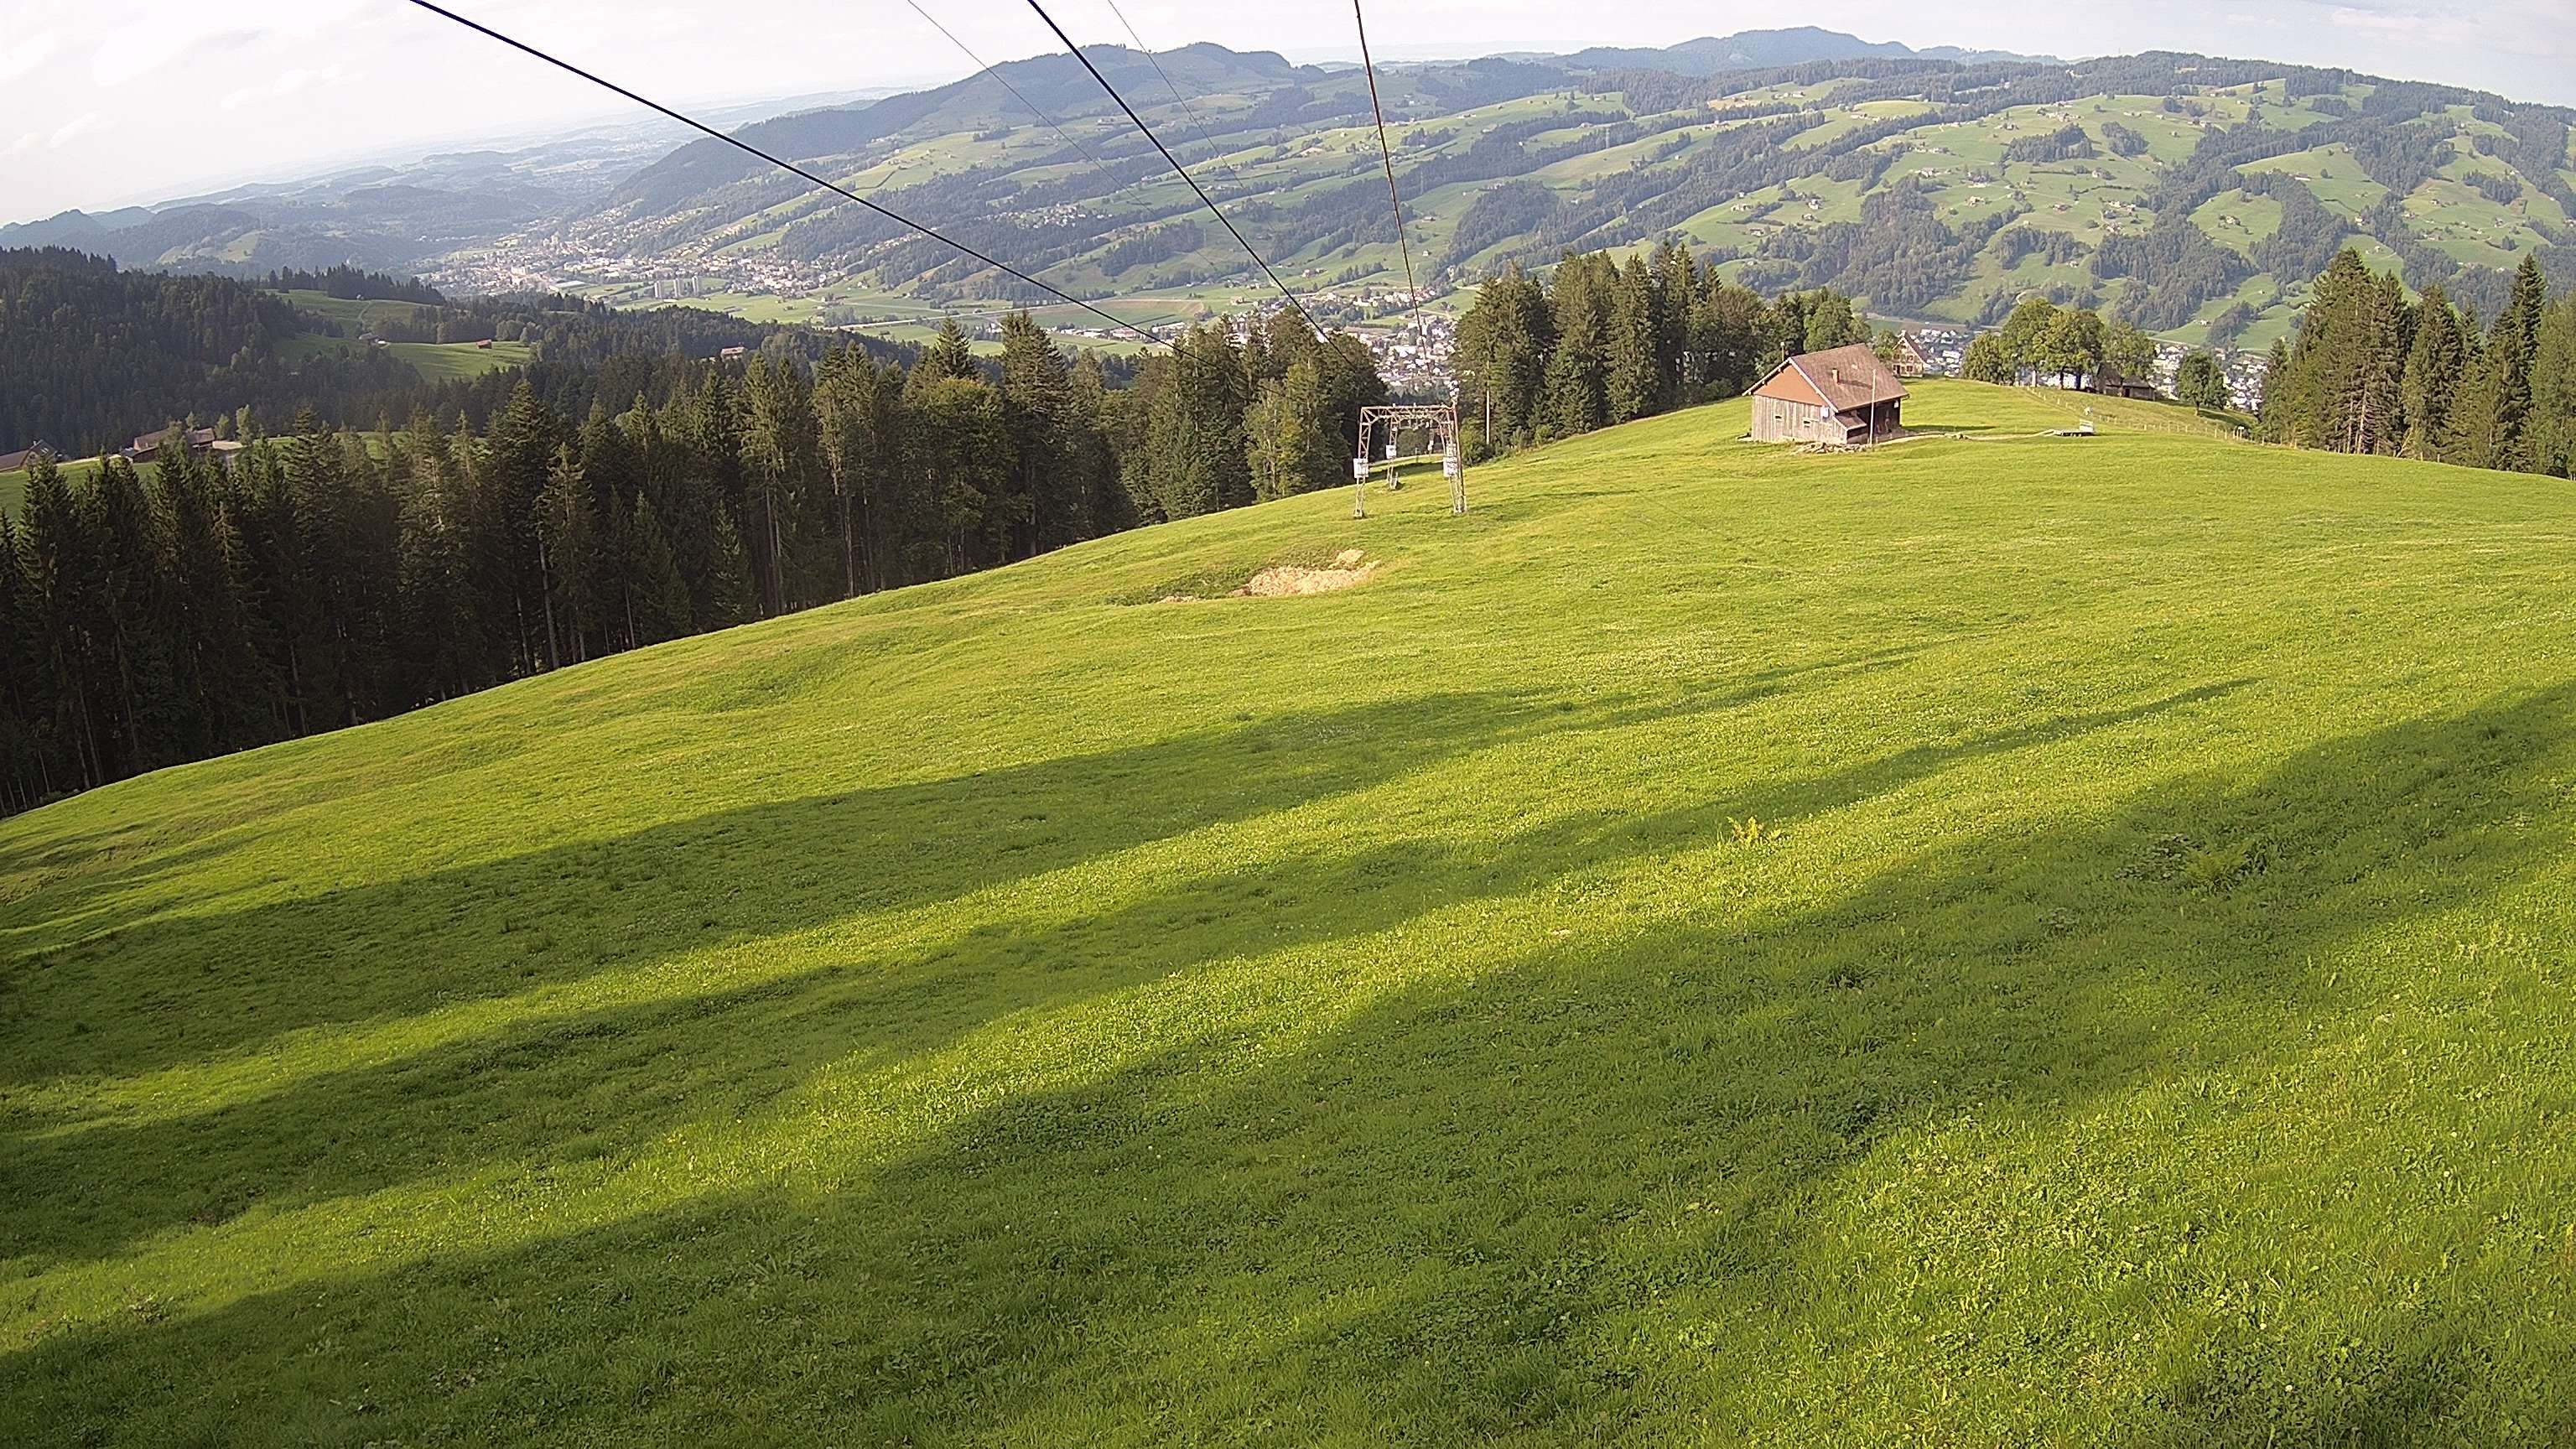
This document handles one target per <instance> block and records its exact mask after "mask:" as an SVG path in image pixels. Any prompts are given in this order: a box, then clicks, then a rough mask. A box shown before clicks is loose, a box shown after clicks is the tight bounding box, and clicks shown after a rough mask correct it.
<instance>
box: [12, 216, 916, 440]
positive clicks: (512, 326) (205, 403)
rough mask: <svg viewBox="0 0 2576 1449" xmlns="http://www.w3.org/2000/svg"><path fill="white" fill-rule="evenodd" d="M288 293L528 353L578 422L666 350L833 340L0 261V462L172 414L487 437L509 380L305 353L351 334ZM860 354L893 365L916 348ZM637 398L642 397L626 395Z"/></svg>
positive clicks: (63, 263) (63, 256) (650, 317)
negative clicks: (387, 425)
mask: <svg viewBox="0 0 2576 1449" xmlns="http://www.w3.org/2000/svg"><path fill="white" fill-rule="evenodd" d="M285 288H294V289H299V290H310V291H317V292H322V293H324V294H326V295H329V296H333V297H350V298H355V297H362V296H363V297H370V298H376V299H380V300H385V301H393V302H409V303H411V304H413V305H412V306H411V307H409V308H408V309H407V310H401V311H399V312H397V313H395V314H394V315H392V316H389V317H388V318H387V319H386V320H385V321H384V322H382V323H380V324H379V325H378V326H377V327H376V328H375V329H374V330H375V333H376V335H379V336H383V337H385V338H386V339H387V340H389V341H418V342H473V341H478V340H482V339H487V338H493V337H500V338H504V339H509V340H516V341H523V342H527V343H529V344H530V345H531V346H532V347H534V348H535V350H536V355H537V357H538V358H539V359H540V364H539V367H538V368H537V369H536V373H537V376H536V381H537V384H538V388H539V391H540V392H541V393H543V394H546V395H547V396H548V397H549V400H550V401H552V402H553V403H554V404H555V405H556V406H557V407H559V408H563V409H565V410H567V411H571V412H575V413H579V412H582V411H585V410H587V408H588V406H589V401H590V399H589V397H588V396H587V395H586V394H587V392H588V390H589V388H590V386H591V385H592V384H593V382H594V381H597V382H601V383H604V384H606V385H608V386H610V387H611V388H612V389H614V388H618V387H620V386H622V385H623V382H624V379H623V378H622V377H621V376H619V375H618V374H619V373H621V372H625V373H631V372H632V371H633V370H634V369H635V368H637V367H638V366H640V365H642V364H643V363H644V362H645V361H646V360H648V359H655V358H658V357H659V356H660V355H661V354H664V353H672V352H676V353H678V354H679V355H682V356H688V357H708V356H712V355H714V354H715V353H717V352H718V351H720V350H722V349H723V348H727V347H737V346H740V347H762V346H767V347H770V348H772V349H777V350H784V351H792V352H795V353H797V354H798V355H801V356H803V357H805V358H807V359H808V360H809V361H810V360H815V359H819V358H820V357H821V356H822V354H823V351H824V350H825V348H826V347H827V346H829V345H830V344H831V342H832V338H831V336H830V335H829V334H826V333H821V332H813V331H808V330H805V329H798V328H778V327H773V326H767V325H763V324H759V323H753V322H746V321H744V320H742V319H740V318H736V317H729V316H726V315H724V314H722V313H718V312H709V311H704V310H699V309H694V308H680V307H672V308H657V309H654V310H650V311H637V312H621V311H616V310H614V309H611V308H608V307H606V306H602V305H599V304H596V303H589V302H583V301H580V300H578V299H576V298H571V297H562V296H555V295H552V294H524V295H514V296H492V297H477V298H474V299H471V300H470V301H466V302H462V303H455V302H450V301H448V300H447V299H446V298H444V297H442V296H440V295H439V294H438V293H437V292H436V291H435V290H433V289H430V288H427V287H424V286H422V285H421V284H419V283H418V282H415V281H412V280H410V279H408V278H401V279H398V278H392V277H383V276H377V275H374V274H370V273H364V272H360V271H357V270H356V269H354V268H334V269H331V270H329V271H326V272H321V273H281V274H279V275H276V276H273V277H271V278H270V279H269V280H268V282H267V283H266V284H265V285H262V284H255V283H251V282H245V281H239V280H235V279H233V278H229V277H219V276H203V275H187V274H179V273H170V272H151V271H125V270H120V269H119V268H118V267H117V266H116V264H115V263H113V262H111V261H108V260H107V259H105V258H103V257H93V256H86V255H83V254H81V253H79V252H74V251H65V250H62V249H59V248H40V249H21V250H15V251H0V452H15V451H17V450H19V449H21V448H26V447H29V446H32V445H34V444H36V443H44V444H47V445H49V446H50V447H51V448H52V449H53V450H54V451H55V453H56V454H58V455H59V456H63V457H87V456H90V455H91V454H94V453H98V452H101V451H112V450H113V449H115V448H117V447H121V446H123V445H124V444H125V443H126V442H127V441H128V440H129V439H131V438H133V437H135V436H137V435H139V434H142V433H145V432H148V431H150V430H152V429H154V428H158V427H160V426H161V425H162V424H164V423H166V422H168V421H169V420H171V419H173V418H181V419H185V418H192V417H193V418H198V419H201V420H204V421H206V422H209V423H212V422H215V421H216V420H218V419H222V418H224V417H226V416H227V415H229V414H232V413H235V412H238V411H240V410H241V409H244V408H248V409H250V410H252V411H254V412H256V413H259V414H261V415H263V416H267V417H270V418H273V419H280V420H282V419H284V418H287V417H291V416H293V415H294V414H295V413H296V412H297V411H298V410H300V409H304V408H310V409H312V410H313V411H314V413H315V415H316V416H318V417H320V418H321V419H322V420H323V421H325V422H330V423H335V424H341V425H345V426H350V427H368V426H373V425H375V424H376V423H378V422H379V421H381V420H382V419H385V418H388V417H391V418H405V417H408V416H410V415H411V414H412V413H413V412H415V411H424V410H425V411H428V412H431V413H434V414H441V415H445V416H448V417H450V418H454V417H466V418H470V419H472V420H473V421H474V423H475V424H476V425H477V426H480V425H481V424H482V423H483V422H484V421H485V420H486V419H488V418H489V416H490V414H491V412H492V410H493V409H494V408H495V407H497V406H498V405H499V404H500V402H501V401H502V400H504V399H505V398H506V397H507V396H508V393H509V390H510V388H511V387H512V386H513V385H514V383H513V382H512V381H510V380H509V379H507V378H506V377H486V378H481V379H449V380H447V381H444V382H440V383H427V382H424V381H423V380H422V379H421V377H420V375H419V374H418V373H417V372H415V371H414V370H413V369H412V368H411V367H410V366H408V365H407V364H405V363H403V362H402V361H400V360H398V359H396V358H394V357H391V356H387V355H384V354H383V352H382V351H381V350H380V349H372V348H364V349H329V350H319V351H317V350H314V349H310V348H299V347H296V346H292V345H290V344H292V343H294V342H297V341H299V340H304V339H309V338H312V337H321V336H340V335H347V333H348V332H349V329H348V328H346V327H344V326H343V325H342V324H340V323H338V322H336V321H333V320H332V319H330V318H327V317H322V316H319V315H316V314H314V313H311V312H306V311H302V310H299V309H298V308H297V307H296V306H295V305H294V304H293V303H292V302H290V301H288V300H287V299H286V298H285V297H283V296H281V295H279V289H285ZM862 345H865V346H866V347H868V348H869V349H870V350H871V352H872V353H873V354H874V355H876V356H878V357H879V358H881V359H895V358H900V357H904V356H908V355H909V354H910V352H911V350H912V349H910V348H907V347H904V346H901V345H899V344H895V343H888V342H882V341H877V340H875V339H867V340H866V341H865V342H864V343H863V344H862ZM612 362H614V363H615V366H614V367H611V364H612ZM603 369H605V370H607V375H606V376H602V373H603ZM631 395H632V389H631V388H626V389H625V390H624V391H623V392H622V393H621V392H617V391H612V392H611V393H610V399H611V400H612V401H613V402H617V403H620V404H622V403H623V402H624V401H625V399H626V398H627V397H629V396H631Z"/></svg>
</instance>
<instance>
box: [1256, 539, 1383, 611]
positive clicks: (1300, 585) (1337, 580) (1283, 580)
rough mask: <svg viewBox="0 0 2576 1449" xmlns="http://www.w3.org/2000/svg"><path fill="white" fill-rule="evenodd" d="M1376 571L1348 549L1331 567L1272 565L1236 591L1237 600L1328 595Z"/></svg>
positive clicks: (1366, 577)
mask: <svg viewBox="0 0 2576 1449" xmlns="http://www.w3.org/2000/svg"><path fill="white" fill-rule="evenodd" d="M1376 572H1377V565H1376V564H1373V563H1363V562H1361V561H1360V551H1359V550H1358V549H1355V548H1347V549H1344V550H1342V552H1341V553H1340V554H1339V555H1337V556H1336V557H1335V558H1334V559H1333V565H1332V567H1330V568H1302V567H1299V566H1297V565H1295V564H1273V565H1271V566H1270V567H1269V568H1266V569H1263V570H1262V571H1261V572H1259V573H1257V574H1254V575H1253V576H1252V578H1251V579H1250V580H1249V581H1248V582H1246V583H1245V584H1244V586H1243V587H1242V588H1239V589H1237V590H1235V591H1234V596H1235V597H1236V598H1238V599H1282V598H1287V597H1289V596H1291V595H1295V594H1329V593H1331V592H1332V591H1333V590H1335V589H1347V588H1349V587H1351V586H1352V585H1353V584H1361V583H1366V582H1367V581H1368V577H1369V575H1371V574H1373V573H1376Z"/></svg>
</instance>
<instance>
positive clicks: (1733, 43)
mask: <svg viewBox="0 0 2576 1449" xmlns="http://www.w3.org/2000/svg"><path fill="white" fill-rule="evenodd" d="M1562 59H1563V60H1564V61H1565V62H1566V63H1567V64H1569V65H1574V66H1580V67H1584V68H1587V69H1592V70H1625V69H1636V70H1666V71H1671V72H1673V73H1674V74H1676V75H1688V76H1711V75H1718V74H1720V73H1723V72H1726V71H1739V70H1768V69H1772V68H1774V67H1777V66H1787V65H1804V64H1806V63H1807V62H1809V61H1816V60H1949V61H1957V62H1959V63H1961V64H1963V65H1976V64H1983V63H1985V62H1989V61H2030V62H2040V63H2047V64H2056V63H2058V62H2057V61H2056V60H2055V58H2054V57H2051V56H2045V55H2015V54H2013V53H2012V52H2010V51H2002V50H1962V49H1960V48H1959V47H1957V46H1955V45H1937V46H1934V47H1932V48H1931V49H1929V50H1916V49H1914V48H1913V47H1911V46H1908V45H1905V44H1903V43H1901V42H1899V41H1893V40H1882V41H1869V40H1863V39H1861V38H1860V37H1858V36H1856V35H1845V34H1843V33H1842V32H1840V31H1835V30H1819V29H1817V28H1816V27H1815V26H1812V25H1801V26H1796V27H1794V28H1791V29H1788V30H1747V31H1743V32H1741V33H1739V34H1735V35H1720V36H1702V37H1701V38H1699V39H1697V40H1685V41H1683V42H1682V43H1681V44H1679V45H1669V46H1665V47H1663V48H1662V49H1659V50H1656V49H1644V50H1639V49H1620V48H1617V47H1612V46H1596V47H1594V48H1593V49H1590V50H1578V51H1576V52H1575V53H1574V54H1572V55H1569V56H1565V57H1562Z"/></svg>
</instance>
